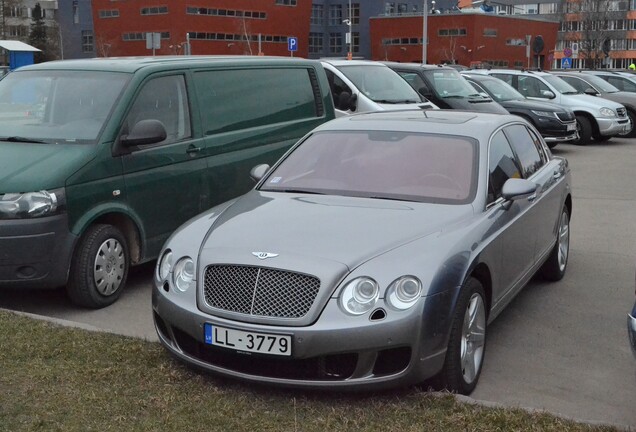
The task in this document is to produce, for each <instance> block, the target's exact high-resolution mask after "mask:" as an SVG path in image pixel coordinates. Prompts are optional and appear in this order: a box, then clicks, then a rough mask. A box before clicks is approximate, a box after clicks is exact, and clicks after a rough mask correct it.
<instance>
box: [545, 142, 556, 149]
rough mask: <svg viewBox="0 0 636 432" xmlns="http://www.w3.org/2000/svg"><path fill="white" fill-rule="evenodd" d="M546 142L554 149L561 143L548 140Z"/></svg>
mask: <svg viewBox="0 0 636 432" xmlns="http://www.w3.org/2000/svg"><path fill="white" fill-rule="evenodd" d="M546 144H547V145H548V148H549V149H550V150H552V149H553V148H555V147H556V146H557V145H559V143H558V142H547V143H546Z"/></svg>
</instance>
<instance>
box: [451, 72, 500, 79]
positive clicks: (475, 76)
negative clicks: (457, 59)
mask: <svg viewBox="0 0 636 432" xmlns="http://www.w3.org/2000/svg"><path fill="white" fill-rule="evenodd" d="M460 73H461V75H462V76H463V77H464V78H474V79H475V81H488V80H499V81H502V80H500V79H499V78H497V77H494V76H490V75H484V74H473V73H470V71H462V72H460Z"/></svg>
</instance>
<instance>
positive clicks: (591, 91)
mask: <svg viewBox="0 0 636 432" xmlns="http://www.w3.org/2000/svg"><path fill="white" fill-rule="evenodd" d="M583 93H585V94H586V95H590V96H598V95H599V92H597V91H596V90H594V89H593V88H592V87H588V88H586V89H585V91H584V92H583Z"/></svg>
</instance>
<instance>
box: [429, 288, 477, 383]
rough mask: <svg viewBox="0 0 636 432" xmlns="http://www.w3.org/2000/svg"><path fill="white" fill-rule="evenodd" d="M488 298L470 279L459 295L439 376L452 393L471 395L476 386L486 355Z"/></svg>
mask: <svg viewBox="0 0 636 432" xmlns="http://www.w3.org/2000/svg"><path fill="white" fill-rule="evenodd" d="M485 298H486V296H485V295H484V288H483V287H482V285H481V283H480V282H479V281H478V280H477V279H474V278H469V279H468V280H467V281H466V282H465V283H464V286H463V287H462V289H461V291H460V293H459V298H458V300H457V306H456V308H455V313H454V315H453V320H452V322H451V332H450V338H449V341H448V350H447V351H446V360H445V361H444V367H443V369H442V372H441V374H440V378H441V379H442V384H443V385H444V387H445V388H446V389H447V390H449V391H451V392H454V393H460V394H464V395H468V394H470V393H471V392H472V391H473V390H474V389H475V387H476V386H477V381H478V380H479V375H480V374H481V367H482V364H483V361H484V354H485V351H486V302H485Z"/></svg>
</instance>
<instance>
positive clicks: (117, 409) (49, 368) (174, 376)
mask: <svg viewBox="0 0 636 432" xmlns="http://www.w3.org/2000/svg"><path fill="white" fill-rule="evenodd" d="M612 430H615V429H614V428H612V427H610V426H591V425H586V424H581V423H576V422H573V421H570V420H565V419H562V418H558V417H555V416H552V415H549V414H545V413H528V412H526V411H523V410H520V409H502V408H486V407H481V406H477V405H472V404H462V403H459V402H457V401H456V400H455V398H454V397H452V396H451V395H443V396H441V397H440V396H439V395H437V394H431V393H426V392H422V391H419V390H417V389H413V388H411V389H406V390H400V391H392V392H383V393H378V394H368V393H366V394H354V395H350V394H345V395H343V394H341V393H315V392H303V391H290V390H280V389H271V388H268V387H265V386H249V385H245V384H241V383H238V382H235V381H233V380H225V379H221V378H217V377H213V376H210V375H207V374H205V373H199V372H195V371H192V370H190V369H188V368H187V367H184V366H182V365H181V364H180V363H179V362H177V361H175V360H173V359H172V357H171V356H170V355H169V354H168V353H167V352H166V351H164V349H163V348H162V347H161V346H160V345H159V344H156V343H150V342H146V341H142V340H137V339H133V338H126V337H123V336H117V335H112V334H104V333H94V332H88V331H85V330H80V329H75V328H67V327H60V326H57V325H54V324H51V323H48V322H44V321H39V320H34V319H31V318H27V317H24V316H20V315H17V314H13V313H8V312H0V431H11V432H20V431H47V432H49V431H64V432H72V431H82V432H85V431H100V432H102V431H143V432H147V431H250V432H252V431H320V432H323V431H356V432H364V431H399V432H409V431H558V432H567V431H612Z"/></svg>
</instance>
